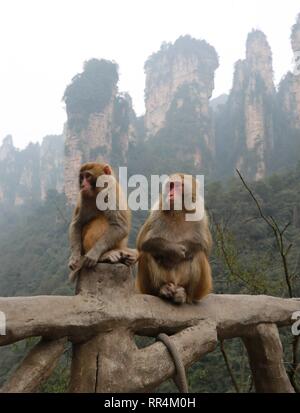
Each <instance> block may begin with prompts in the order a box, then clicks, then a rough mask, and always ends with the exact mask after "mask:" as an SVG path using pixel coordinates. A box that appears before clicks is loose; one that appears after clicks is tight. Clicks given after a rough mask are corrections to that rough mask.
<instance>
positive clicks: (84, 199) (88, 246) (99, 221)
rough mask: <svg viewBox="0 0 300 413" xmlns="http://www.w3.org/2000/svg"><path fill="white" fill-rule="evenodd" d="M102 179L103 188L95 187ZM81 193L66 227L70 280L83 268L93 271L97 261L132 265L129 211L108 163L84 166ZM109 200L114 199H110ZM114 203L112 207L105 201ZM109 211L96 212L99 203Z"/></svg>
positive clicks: (80, 177)
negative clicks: (128, 244)
mask: <svg viewBox="0 0 300 413" xmlns="http://www.w3.org/2000/svg"><path fill="white" fill-rule="evenodd" d="M99 177H101V178H103V182H102V183H103V184H105V186H104V185H102V187H100V186H99V185H98V186H97V185H96V184H97V180H98V178H99ZM79 187H80V193H79V197H78V202H77V206H76V208H75V211H74V214H73V219H72V222H71V224H70V228H69V238H70V246H71V257H70V260H69V268H70V269H71V270H72V272H71V274H70V276H69V278H70V280H71V281H74V280H75V279H76V277H77V275H78V273H79V272H80V270H81V268H82V267H87V268H92V267H94V266H96V264H97V263H98V262H109V263H117V262H122V263H124V264H126V265H132V264H133V263H134V262H135V261H136V253H135V250H130V249H129V248H127V237H128V234H129V229H130V211H129V209H128V207H127V203H126V201H125V199H124V197H123V194H122V192H121V190H120V186H119V184H118V182H117V180H116V178H115V176H114V173H113V171H112V168H111V167H110V165H108V164H101V163H86V164H84V165H82V167H81V168H80V173H79ZM109 197H112V198H113V199H109ZM113 200H114V201H115V203H114V206H115V207H114V208H110V207H109V203H107V201H113ZM101 202H102V205H104V203H107V206H108V208H107V209H105V210H104V208H101V209H99V206H100V205H99V203H101Z"/></svg>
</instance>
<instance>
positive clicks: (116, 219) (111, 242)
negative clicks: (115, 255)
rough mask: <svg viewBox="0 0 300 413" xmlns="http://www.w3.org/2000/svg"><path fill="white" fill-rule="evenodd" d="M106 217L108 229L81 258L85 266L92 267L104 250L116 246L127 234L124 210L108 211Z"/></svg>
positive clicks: (127, 223) (126, 219)
mask: <svg viewBox="0 0 300 413" xmlns="http://www.w3.org/2000/svg"><path fill="white" fill-rule="evenodd" d="M107 219H108V222H109V225H108V229H107V230H106V231H105V232H104V234H103V235H102V237H101V238H100V239H99V240H98V241H97V242H96V243H95V244H94V246H93V247H92V248H91V249H90V250H89V251H88V252H87V253H86V254H85V257H84V260H83V265H84V266H85V267H88V268H90V267H94V266H95V265H96V264H97V262H98V261H99V258H100V257H101V256H102V255H103V254H104V253H105V252H107V251H109V250H111V249H112V248H114V247H116V245H117V244H118V243H119V242H120V241H122V240H123V239H124V238H125V237H127V236H128V233H129V220H128V216H127V213H126V211H109V212H108V213H107Z"/></svg>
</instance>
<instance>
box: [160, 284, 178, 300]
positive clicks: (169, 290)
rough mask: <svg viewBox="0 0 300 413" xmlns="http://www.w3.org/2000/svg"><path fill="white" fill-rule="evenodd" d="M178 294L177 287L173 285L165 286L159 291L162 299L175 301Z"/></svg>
mask: <svg viewBox="0 0 300 413" xmlns="http://www.w3.org/2000/svg"><path fill="white" fill-rule="evenodd" d="M175 292H176V286H175V284H173V283H168V284H165V285H163V286H162V287H161V288H160V290H159V295H160V297H162V298H167V299H169V300H170V299H173V297H174V294H175Z"/></svg>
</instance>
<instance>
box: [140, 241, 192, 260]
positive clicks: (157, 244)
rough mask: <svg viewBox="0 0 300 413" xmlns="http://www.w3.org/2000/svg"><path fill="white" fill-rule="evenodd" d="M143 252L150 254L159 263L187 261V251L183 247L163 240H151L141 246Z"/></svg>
mask: <svg viewBox="0 0 300 413" xmlns="http://www.w3.org/2000/svg"><path fill="white" fill-rule="evenodd" d="M141 250H142V251H144V252H148V253H149V254H151V255H152V256H153V258H155V259H157V260H159V261H166V260H167V261H169V260H172V262H176V263H177V262H180V261H182V260H184V259H185V253H186V249H185V247H184V246H183V245H181V244H178V243H175V242H170V241H167V240H165V239H163V238H159V237H157V238H150V239H148V240H147V241H145V242H144V243H143V244H142V245H141Z"/></svg>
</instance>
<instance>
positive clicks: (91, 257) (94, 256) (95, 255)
mask: <svg viewBox="0 0 300 413" xmlns="http://www.w3.org/2000/svg"><path fill="white" fill-rule="evenodd" d="M99 257H100V254H99V252H98V251H96V250H94V249H93V248H92V249H91V250H90V251H89V252H87V253H86V254H85V256H84V258H83V262H82V265H83V267H85V268H94V267H95V266H96V265H97V263H98V261H99Z"/></svg>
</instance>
